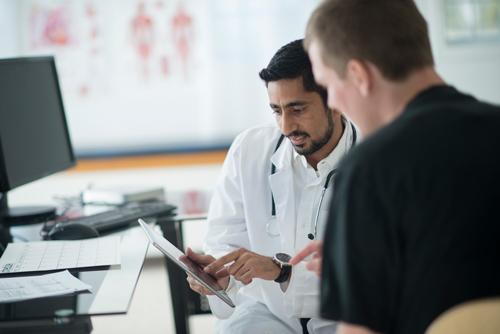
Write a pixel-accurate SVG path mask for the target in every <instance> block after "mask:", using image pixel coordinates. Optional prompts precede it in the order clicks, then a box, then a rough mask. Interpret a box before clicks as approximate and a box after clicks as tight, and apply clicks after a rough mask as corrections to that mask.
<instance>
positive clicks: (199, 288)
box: [187, 276, 213, 295]
mask: <svg viewBox="0 0 500 334" xmlns="http://www.w3.org/2000/svg"><path fill="white" fill-rule="evenodd" d="M187 281H188V283H189V287H190V288H191V290H193V291H195V292H197V293H199V294H200V295H211V294H213V293H212V291H210V290H208V289H207V288H205V287H204V286H203V285H201V284H200V283H198V281H196V280H195V279H194V278H193V277H191V276H188V277H187Z"/></svg>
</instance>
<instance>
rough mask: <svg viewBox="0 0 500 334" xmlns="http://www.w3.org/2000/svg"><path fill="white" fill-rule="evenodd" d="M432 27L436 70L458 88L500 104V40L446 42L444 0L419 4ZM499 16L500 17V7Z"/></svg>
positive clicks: (421, 0)
mask: <svg viewBox="0 0 500 334" xmlns="http://www.w3.org/2000/svg"><path fill="white" fill-rule="evenodd" d="M417 4H418V5H419V7H420V9H421V10H422V13H423V14H424V16H425V18H426V19H427V21H428V24H429V32H430V36H431V43H432V48H433V52H434V57H435V61H436V68H437V70H438V72H439V73H440V74H441V75H442V76H443V78H444V79H445V80H446V81H447V82H448V83H450V84H452V85H454V86H455V87H457V88H458V89H461V90H463V91H465V92H468V93H471V94H473V95H475V96H476V97H478V98H481V99H484V100H486V101H489V102H493V103H497V104H500V39H497V40H491V41H475V42H474V41H470V42H468V43H456V44H449V43H447V42H446V39H445V22H444V1H443V0H439V1H436V0H419V1H417ZM497 11H498V13H497V15H498V16H500V8H498V10H497Z"/></svg>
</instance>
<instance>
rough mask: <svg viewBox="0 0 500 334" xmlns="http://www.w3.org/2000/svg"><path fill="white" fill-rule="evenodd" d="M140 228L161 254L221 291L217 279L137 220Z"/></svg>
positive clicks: (211, 288)
mask: <svg viewBox="0 0 500 334" xmlns="http://www.w3.org/2000/svg"><path fill="white" fill-rule="evenodd" d="M139 223H140V224H141V226H142V228H143V229H144V231H145V232H146V234H147V236H148V238H149V240H150V241H151V243H152V244H153V245H154V246H155V247H156V248H158V249H159V250H160V251H161V252H162V253H163V254H165V255H166V256H168V257H169V258H170V259H171V260H173V261H174V262H175V263H176V264H177V265H178V266H180V267H181V268H182V269H184V271H186V272H188V273H189V274H191V275H192V276H194V277H195V278H198V279H199V280H201V281H203V282H204V283H205V284H206V285H208V286H207V288H209V289H210V290H213V291H212V292H215V291H223V290H224V289H222V287H221V286H220V285H219V284H218V283H217V280H216V279H215V278H214V277H212V276H211V275H209V274H207V273H206V272H204V271H203V269H202V268H201V266H200V265H199V264H197V263H196V262H194V261H193V260H191V259H190V258H189V257H187V256H186V254H184V253H183V252H181V251H180V250H179V249H178V248H177V247H175V246H174V245H173V244H171V243H170V242H169V241H168V240H167V239H165V238H163V237H162V236H161V235H159V234H157V233H155V232H154V231H153V230H152V229H151V227H149V226H148V225H147V224H146V223H145V222H144V221H142V220H139Z"/></svg>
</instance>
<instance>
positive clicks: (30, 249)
mask: <svg viewBox="0 0 500 334" xmlns="http://www.w3.org/2000/svg"><path fill="white" fill-rule="evenodd" d="M119 264H120V237H118V236H112V237H105V238H94V239H87V240H67V241H35V242H16V243H10V244H8V245H7V249H6V250H5V252H4V253H3V255H2V257H1V258H0V275H1V274H5V273H19V272H31V271H48V270H57V269H72V268H84V267H98V266H111V265H119Z"/></svg>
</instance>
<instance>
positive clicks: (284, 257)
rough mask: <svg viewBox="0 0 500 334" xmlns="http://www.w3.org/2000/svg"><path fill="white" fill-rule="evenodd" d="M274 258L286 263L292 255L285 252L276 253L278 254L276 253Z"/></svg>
mask: <svg viewBox="0 0 500 334" xmlns="http://www.w3.org/2000/svg"><path fill="white" fill-rule="evenodd" d="M276 258H277V259H278V260H280V261H281V262H285V263H288V262H289V261H290V259H291V258H292V257H291V256H290V255H288V254H285V253H278V254H276Z"/></svg>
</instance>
